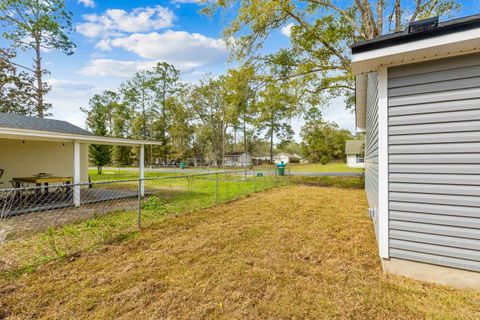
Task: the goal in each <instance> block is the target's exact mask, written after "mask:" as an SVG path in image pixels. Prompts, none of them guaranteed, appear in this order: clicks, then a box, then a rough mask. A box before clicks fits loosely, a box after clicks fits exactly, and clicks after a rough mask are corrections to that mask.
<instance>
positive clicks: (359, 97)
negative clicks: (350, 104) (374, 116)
mask: <svg viewBox="0 0 480 320" xmlns="http://www.w3.org/2000/svg"><path fill="white" fill-rule="evenodd" d="M367 81H368V76H367V74H360V75H357V76H355V123H356V127H357V132H363V131H365V128H366V125H367V124H366V110H367V109H366V106H367Z"/></svg>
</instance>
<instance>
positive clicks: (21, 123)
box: [0, 113, 93, 136]
mask: <svg viewBox="0 0 480 320" xmlns="http://www.w3.org/2000/svg"><path fill="white" fill-rule="evenodd" d="M0 127H3V128H15V129H27V130H38V131H48V132H56V133H68V134H79V135H85V136H87V135H88V136H91V135H93V133H91V132H89V131H87V130H84V129H82V128H80V127H77V126H75V125H73V124H71V123H69V122H66V121H61V120H54V119H42V118H36V117H29V116H23V115H18V114H11V113H0Z"/></svg>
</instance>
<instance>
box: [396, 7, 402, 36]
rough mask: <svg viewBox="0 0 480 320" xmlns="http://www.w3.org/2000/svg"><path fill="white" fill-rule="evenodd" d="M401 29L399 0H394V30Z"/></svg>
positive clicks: (398, 30)
mask: <svg viewBox="0 0 480 320" xmlns="http://www.w3.org/2000/svg"><path fill="white" fill-rule="evenodd" d="M400 31H402V9H401V7H400V0H395V32H400Z"/></svg>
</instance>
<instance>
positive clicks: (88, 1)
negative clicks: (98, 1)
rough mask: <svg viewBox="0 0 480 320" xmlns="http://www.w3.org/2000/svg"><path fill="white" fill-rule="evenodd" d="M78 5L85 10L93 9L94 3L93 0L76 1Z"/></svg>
mask: <svg viewBox="0 0 480 320" xmlns="http://www.w3.org/2000/svg"><path fill="white" fill-rule="evenodd" d="M78 3H81V4H83V5H84V6H85V7H87V8H95V1H93V0H78Z"/></svg>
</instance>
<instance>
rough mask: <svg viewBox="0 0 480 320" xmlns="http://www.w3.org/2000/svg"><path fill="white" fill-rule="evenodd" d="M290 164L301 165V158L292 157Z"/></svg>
mask: <svg viewBox="0 0 480 320" xmlns="http://www.w3.org/2000/svg"><path fill="white" fill-rule="evenodd" d="M290 163H300V158H297V157H291V158H290Z"/></svg>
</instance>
